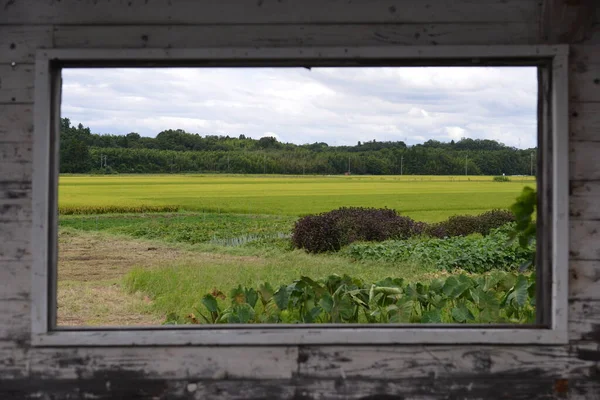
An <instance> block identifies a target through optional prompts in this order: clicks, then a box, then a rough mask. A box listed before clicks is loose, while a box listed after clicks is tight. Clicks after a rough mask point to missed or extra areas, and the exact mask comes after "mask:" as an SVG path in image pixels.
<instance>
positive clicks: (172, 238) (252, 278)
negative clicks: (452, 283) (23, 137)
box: [58, 175, 535, 325]
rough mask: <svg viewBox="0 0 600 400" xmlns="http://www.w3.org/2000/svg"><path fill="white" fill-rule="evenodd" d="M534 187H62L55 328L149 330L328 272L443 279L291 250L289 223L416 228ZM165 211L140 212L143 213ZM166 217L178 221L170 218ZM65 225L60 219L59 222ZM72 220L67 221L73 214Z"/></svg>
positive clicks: (339, 180) (141, 181)
mask: <svg viewBox="0 0 600 400" xmlns="http://www.w3.org/2000/svg"><path fill="white" fill-rule="evenodd" d="M524 186H535V181H534V180H533V179H526V178H516V179H513V180H512V181H511V182H502V183H499V182H493V181H492V177H480V176H476V177H464V176H461V177H441V176H423V177H421V176H402V177H398V176H381V177H380V176H368V177H367V176H343V177H340V176H335V177H315V176H226V175H116V176H61V177H60V181H59V209H60V211H61V216H60V221H59V226H60V243H59V257H60V260H59V285H58V287H59V291H58V295H59V296H58V305H59V309H58V317H59V324H66V325H149V324H150V325H151V324H156V323H160V322H161V321H163V320H164V317H165V315H166V314H167V313H170V312H177V313H180V314H185V313H188V312H190V311H191V310H193V308H194V307H197V306H198V304H199V303H200V300H201V298H202V296H203V295H204V294H205V293H207V291H209V290H211V289H212V288H214V287H218V288H219V289H221V290H223V291H227V290H229V289H231V288H233V287H235V286H237V285H238V284H243V285H249V286H257V285H259V284H261V283H263V282H265V281H269V282H270V283H272V284H274V285H279V284H283V283H287V282H291V281H293V280H294V279H297V278H298V277H299V276H301V275H308V276H311V277H313V278H321V277H325V276H327V275H329V274H331V273H338V274H340V275H341V274H344V273H347V274H349V275H352V276H355V277H358V278H360V279H364V280H366V281H377V280H379V279H382V278H384V277H387V276H396V277H402V278H405V279H408V280H409V281H411V280H421V279H431V278H432V277H435V276H441V275H447V274H448V272H447V271H440V270H439V269H437V268H436V267H435V266H434V265H416V264H415V263H414V262H382V261H377V262H375V261H369V260H352V259H350V258H348V257H346V256H344V255H343V254H325V255H313V254H306V253H305V252H303V251H299V250H292V249H291V248H290V244H289V239H287V237H289V234H290V231H291V228H292V226H293V224H294V221H295V220H296V219H297V218H298V216H301V215H306V214H311V213H317V212H322V211H329V210H331V209H335V208H338V207H341V206H362V207H388V208H394V209H396V210H398V211H400V212H401V214H404V215H408V216H410V217H412V218H413V219H415V220H421V221H426V222H435V221H440V220H443V219H445V218H447V217H449V216H451V215H456V214H478V213H481V212H483V211H486V210H490V209H494V208H507V207H508V206H509V205H510V204H512V203H513V202H514V200H515V198H516V196H517V195H518V194H519V193H520V191H521V190H522V188H523V187H524ZM151 210H156V211H168V212H160V213H144V212H143V211H151ZM174 211H177V212H174ZM66 214H68V215H66ZM73 214H75V215H73Z"/></svg>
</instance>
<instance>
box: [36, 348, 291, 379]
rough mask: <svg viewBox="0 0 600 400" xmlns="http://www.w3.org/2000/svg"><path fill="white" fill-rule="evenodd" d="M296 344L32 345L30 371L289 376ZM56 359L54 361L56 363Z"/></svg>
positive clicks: (59, 375) (61, 375) (58, 375)
mask: <svg viewBox="0 0 600 400" xmlns="http://www.w3.org/2000/svg"><path fill="white" fill-rule="evenodd" d="M297 359H298V350H297V348H296V347H253V348H244V349H243V351H241V349H240V348H235V347H212V348H211V347H197V348H189V347H188V348H176V347H172V348H169V347H163V348H130V349H127V348H96V349H94V348H79V349H78V348H74V349H35V351H32V354H31V356H30V360H31V372H32V373H33V374H35V375H36V376H40V377H44V378H53V379H74V378H81V377H92V376H94V375H95V374H97V373H98V374H101V373H102V372H103V371H116V370H122V371H123V372H130V373H134V372H136V371H143V375H144V378H145V379H149V380H152V379H160V378H165V377H168V378H169V379H173V380H177V379H190V378H194V379H291V378H292V376H293V375H294V374H295V372H296V369H297ZM57 360H60V362H59V363H57Z"/></svg>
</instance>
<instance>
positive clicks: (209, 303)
mask: <svg viewBox="0 0 600 400" xmlns="http://www.w3.org/2000/svg"><path fill="white" fill-rule="evenodd" d="M202 304H204V307H206V309H207V310H208V311H209V312H211V313H213V312H219V306H218V304H217V299H216V298H215V296H213V295H212V294H210V293H209V294H205V295H204V297H202Z"/></svg>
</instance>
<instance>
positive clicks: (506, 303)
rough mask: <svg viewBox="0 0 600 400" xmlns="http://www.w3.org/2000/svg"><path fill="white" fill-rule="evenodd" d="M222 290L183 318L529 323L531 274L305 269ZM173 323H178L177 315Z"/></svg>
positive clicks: (532, 305)
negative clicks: (420, 276) (290, 276)
mask: <svg viewBox="0 0 600 400" xmlns="http://www.w3.org/2000/svg"><path fill="white" fill-rule="evenodd" d="M225 300H226V297H225V295H224V294H223V293H222V292H220V291H218V290H213V292H212V293H208V294H207V295H205V296H204V297H203V298H202V301H201V304H202V306H203V307H204V310H196V311H197V313H198V314H199V315H200V317H201V319H198V318H196V316H195V314H190V315H188V317H187V319H186V320H187V322H189V323H210V324H216V323H267V322H268V323H279V322H284V323H359V322H365V323H499V322H505V323H532V322H533V321H534V320H535V275H534V274H529V275H523V274H516V273H509V272H504V271H494V272H492V273H489V274H484V275H478V276H467V275H464V274H462V275H457V276H450V277H448V278H446V279H434V280H432V281H430V282H425V283H422V282H413V283H406V282H405V281H404V280H403V279H401V278H386V279H384V280H381V281H379V282H376V283H372V284H367V283H365V282H364V281H362V280H360V279H356V278H352V277H350V276H347V275H343V276H339V275H330V276H328V277H327V278H325V279H321V280H314V279H311V278H309V277H306V276H303V277H301V278H300V279H297V280H295V281H294V282H292V283H290V284H289V285H281V286H280V287H279V288H278V289H277V290H273V288H272V286H271V285H270V284H268V283H265V284H263V285H261V286H260V287H259V288H258V289H257V290H255V289H253V288H246V287H242V286H238V287H237V288H234V289H233V290H231V291H230V294H229V306H228V307H227V308H223V307H220V306H219V302H223V301H225ZM170 318H171V323H176V322H173V321H176V320H177V319H176V318H173V316H171V317H170Z"/></svg>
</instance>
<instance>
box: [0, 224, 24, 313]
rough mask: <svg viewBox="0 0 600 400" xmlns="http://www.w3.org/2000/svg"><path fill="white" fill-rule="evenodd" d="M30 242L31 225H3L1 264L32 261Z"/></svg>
mask: <svg viewBox="0 0 600 400" xmlns="http://www.w3.org/2000/svg"><path fill="white" fill-rule="evenodd" d="M30 241H31V223H29V222H26V221H18V222H4V223H2V225H1V227H0V262H5V261H29V260H31V249H30ZM0 308H2V307H0Z"/></svg>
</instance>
